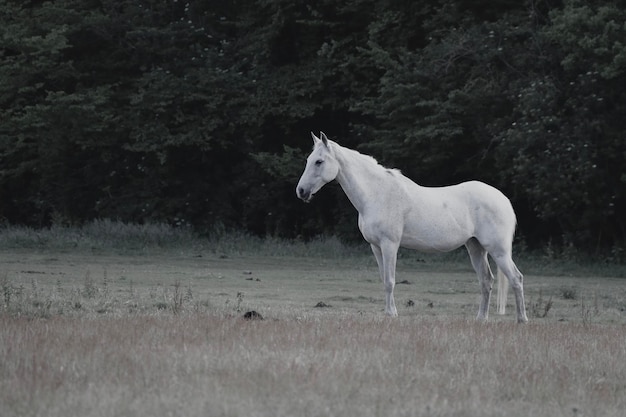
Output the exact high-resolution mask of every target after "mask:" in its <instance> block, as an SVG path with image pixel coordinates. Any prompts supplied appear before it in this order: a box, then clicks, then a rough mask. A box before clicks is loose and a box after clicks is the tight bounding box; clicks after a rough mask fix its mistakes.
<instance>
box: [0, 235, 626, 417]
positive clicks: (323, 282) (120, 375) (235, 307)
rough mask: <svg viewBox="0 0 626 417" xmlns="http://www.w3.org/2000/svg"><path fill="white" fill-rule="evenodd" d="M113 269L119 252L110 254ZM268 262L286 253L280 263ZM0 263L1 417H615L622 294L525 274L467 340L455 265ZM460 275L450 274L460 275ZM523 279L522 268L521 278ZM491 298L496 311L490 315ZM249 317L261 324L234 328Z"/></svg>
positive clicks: (622, 375) (605, 286)
mask: <svg viewBox="0 0 626 417" xmlns="http://www.w3.org/2000/svg"><path fill="white" fill-rule="evenodd" d="M119 252H120V253H121V252H124V251H119ZM284 252H289V251H288V250H286V251H284ZM294 252H296V256H290V255H288V254H285V253H283V254H282V255H275V256H267V255H265V254H264V253H262V251H261V252H258V251H257V252H249V253H246V252H244V253H240V252H237V251H215V250H208V249H206V248H202V247H194V248H191V247H187V248H184V247H183V248H175V249H172V248H170V249H166V250H159V251H154V252H153V253H148V252H142V253H135V254H130V255H126V254H119V253H116V251H115V250H106V251H96V253H92V251H90V250H73V251H69V250H64V249H45V250H39V249H37V250H32V249H31V250H25V249H4V250H3V251H2V252H0V265H1V270H0V283H1V286H2V301H1V304H0V308H1V312H0V322H1V324H0V415H2V416H47V417H54V416H78V415H80V416H112V415H124V416H149V415H159V416H167V415H172V416H175V415H188V416H191V415H207V416H273V417H276V416H500V415H507V416H529V415H533V416H585V415H586V416H590V415H593V416H618V415H619V416H621V415H623V410H624V409H626V312H625V310H626V285H625V284H626V281H624V279H623V278H611V277H608V276H589V275H588V274H583V275H577V276H567V274H560V275H558V276H557V275H555V276H550V275H541V274H538V273H536V271H537V268H536V266H535V267H532V265H530V264H526V265H525V262H523V261H521V262H519V263H518V264H519V267H520V269H522V271H524V272H526V271H525V269H528V270H531V271H534V272H532V273H529V272H526V274H525V287H526V297H527V309H528V316H529V319H530V323H528V324H527V325H519V324H517V323H515V316H514V314H515V313H514V300H513V297H512V294H509V305H508V308H507V315H506V316H498V315H496V314H495V311H494V310H495V308H494V303H495V301H494V300H492V308H491V314H490V317H489V321H488V322H487V323H485V324H480V323H476V322H474V317H475V316H476V312H477V308H478V303H479V301H480V290H479V285H478V280H477V278H476V276H475V274H474V272H473V270H472V268H471V265H470V264H469V261H468V260H467V259H466V258H465V257H463V256H460V257H459V258H458V259H456V258H448V259H451V261H450V262H447V261H446V260H443V261H442V260H430V259H429V258H427V259H426V260H424V259H423V258H420V257H419V255H415V256H406V257H404V258H401V259H400V262H399V263H398V276H397V282H398V284H397V286H396V303H397V307H398V313H399V317H398V318H388V317H385V315H384V307H385V302H384V294H383V291H382V284H381V282H380V280H379V278H378V272H377V268H376V264H375V261H374V259H373V257H372V256H371V255H370V253H369V251H368V249H367V248H364V249H363V256H360V255H349V256H341V255H337V253H335V254H334V255H333V256H320V255H316V254H312V255H311V256H305V254H304V253H301V252H299V251H298V250H294ZM461 259H462V261H461ZM527 267H528V268H527ZM494 298H495V297H494ZM252 310H254V311H257V312H258V313H260V314H261V315H262V316H263V320H246V319H244V318H243V315H244V313H245V312H248V311H252Z"/></svg>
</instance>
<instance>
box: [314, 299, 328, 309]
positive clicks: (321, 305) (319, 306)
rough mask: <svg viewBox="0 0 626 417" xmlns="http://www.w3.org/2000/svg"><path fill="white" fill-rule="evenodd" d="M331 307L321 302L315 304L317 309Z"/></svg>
mask: <svg viewBox="0 0 626 417" xmlns="http://www.w3.org/2000/svg"><path fill="white" fill-rule="evenodd" d="M330 306H331V305H330V304H326V303H325V302H323V301H320V302H319V303H317V304H315V308H327V307H330Z"/></svg>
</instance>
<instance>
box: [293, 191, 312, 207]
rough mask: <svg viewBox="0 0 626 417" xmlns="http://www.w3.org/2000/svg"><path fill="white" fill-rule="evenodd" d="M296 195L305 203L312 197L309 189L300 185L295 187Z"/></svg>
mask: <svg viewBox="0 0 626 417" xmlns="http://www.w3.org/2000/svg"><path fill="white" fill-rule="evenodd" d="M296 195H297V196H298V198H299V199H300V200H302V201H304V202H305V203H308V202H309V201H311V199H312V198H313V194H311V191H307V190H305V189H304V188H302V187H298V188H296Z"/></svg>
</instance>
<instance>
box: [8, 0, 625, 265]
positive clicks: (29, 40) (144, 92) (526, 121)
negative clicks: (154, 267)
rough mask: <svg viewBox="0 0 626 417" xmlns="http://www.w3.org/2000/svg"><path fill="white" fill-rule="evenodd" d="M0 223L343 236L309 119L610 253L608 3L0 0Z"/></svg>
mask: <svg viewBox="0 0 626 417" xmlns="http://www.w3.org/2000/svg"><path fill="white" fill-rule="evenodd" d="M0 33H1V36H0V42H1V43H0V219H2V221H3V222H4V223H9V224H26V225H31V226H37V227H45V226H47V225H50V224H52V223H55V222H68V223H81V222H85V221H89V220H91V219H95V218H113V219H119V220H123V221H128V222H148V221H160V222H168V223H171V224H174V225H179V226H190V227H194V228H196V229H198V230H207V231H208V230H214V229H215V228H231V227H233V228H239V229H244V230H247V231H249V232H252V233H255V234H259V235H273V236H284V237H303V238H308V237H311V236H314V235H316V234H319V233H322V232H326V233H335V234H338V235H340V236H343V237H345V238H348V239H350V238H355V237H357V236H358V230H357V227H356V217H355V212H354V209H353V208H352V207H351V206H350V204H349V202H348V201H347V199H346V198H345V196H344V195H343V193H342V192H341V190H340V189H338V187H332V186H331V187H329V188H328V189H325V190H324V191H323V192H322V193H320V194H319V195H318V196H317V197H316V200H315V202H314V203H312V204H309V205H303V204H301V203H300V202H299V201H298V200H297V199H296V198H295V193H294V187H295V184H296V182H297V179H298V177H299V175H300V173H301V171H302V169H303V167H304V159H305V157H306V154H307V153H308V151H309V150H310V147H311V140H310V136H309V131H315V132H316V133H318V132H319V130H323V131H324V132H325V133H326V134H327V135H328V136H329V137H330V138H331V139H333V140H336V141H338V142H339V143H341V144H343V145H345V146H348V147H351V148H355V149H357V150H359V151H361V152H363V153H367V154H370V155H372V156H374V157H376V158H377V159H378V160H379V161H380V162H381V163H382V164H384V165H387V166H390V167H396V168H399V169H401V170H402V171H403V173H405V175H407V176H408V177H410V178H412V179H413V180H415V181H416V182H418V183H420V184H422V185H446V184H451V183H455V182H459V181H463V180H469V179H478V180H482V181H485V182H488V183H490V184H492V185H494V186H497V187H498V188H500V189H502V190H503V191H504V192H505V193H506V194H507V195H508V196H509V197H510V198H511V200H512V202H513V205H514V207H515V209H516V211H517V213H518V223H519V225H518V236H519V238H520V239H522V240H523V241H524V242H525V243H526V244H527V245H529V246H538V245H545V244H546V243H548V242H550V243H551V244H553V245H559V246H563V247H569V246H572V247H575V248H577V249H580V250H583V251H586V252H590V253H598V252H600V253H604V254H610V256H613V257H615V258H621V259H623V257H624V256H625V255H624V249H625V248H626V217H625V216H624V213H625V209H626V168H624V167H625V166H626V164H625V162H626V141H625V140H624V131H625V130H626V129H625V128H626V118H625V117H624V115H626V90H624V88H623V86H624V85H626V8H624V4H623V2H621V1H600V2H593V4H589V2H585V1H580V0H527V1H516V0H492V1H489V2H486V1H480V0H456V1H453V0H423V1H419V2H406V1H399V0H380V1H379V0H341V1H335V0H321V1H315V2H293V1H288V0H233V1H228V2H218V1H214V0H198V1H193V0H189V1H185V0H168V1H157V0H145V1H141V0H140V1H136V0H133V1H129V0H116V1H113V0H55V1H36V0H32V1H13V0H0Z"/></svg>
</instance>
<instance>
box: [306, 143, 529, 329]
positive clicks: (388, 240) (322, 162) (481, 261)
mask: <svg viewBox="0 0 626 417" xmlns="http://www.w3.org/2000/svg"><path fill="white" fill-rule="evenodd" d="M311 136H313V142H314V148H313V152H311V154H310V155H309V157H308V159H307V163H306V167H305V169H304V172H303V173H302V177H301V178H300V181H299V182H298V185H297V187H296V195H297V196H298V197H299V198H300V199H302V200H303V201H305V202H309V201H311V198H312V197H313V195H314V194H315V193H316V192H317V191H319V190H320V188H322V187H323V186H324V185H325V184H327V183H328V182H330V181H332V180H334V179H336V180H337V182H339V185H341V188H342V189H343V191H344V192H345V193H346V195H347V196H348V198H349V199H350V202H352V204H353V205H354V207H355V208H356V209H357V211H358V212H359V229H360V230H361V233H362V234H363V237H364V238H365V240H366V241H367V242H368V243H369V244H370V245H371V247H372V251H373V252H374V256H375V257H376V262H377V263H378V268H379V270H380V276H381V279H382V281H383V285H384V289H385V299H386V303H385V304H386V305H385V313H386V314H388V315H390V316H397V315H398V311H397V310H396V305H395V302H394V298H393V289H394V286H395V274H396V259H397V253H398V248H399V247H400V246H402V247H406V248H411V249H416V250H420V251H424V252H448V251H451V250H454V249H456V248H459V247H461V246H463V245H465V247H466V248H467V251H468V252H469V255H470V258H471V261H472V266H473V267H474V269H475V270H476V273H477V274H478V280H479V282H480V285H481V290H482V299H481V302H480V306H479V308H478V316H477V317H476V319H477V320H480V321H485V320H487V317H488V314H489V299H490V297H491V288H492V286H493V280H494V278H493V274H492V272H491V268H490V267H489V261H488V259H487V255H491V257H492V258H493V260H494V261H495V263H496V265H497V266H498V303H499V306H498V309H499V312H500V314H504V308H505V304H506V292H507V289H508V285H507V282H506V279H505V278H504V277H503V276H502V273H501V272H503V273H504V274H505V275H506V277H507V278H508V281H509V283H510V284H511V287H513V290H514V292H515V301H516V304H517V321H518V322H520V323H525V322H527V321H528V318H527V317H526V307H525V305H524V288H523V284H522V282H523V276H522V274H521V273H520V271H519V270H518V269H517V267H516V266H515V263H514V262H513V259H512V258H511V251H512V242H513V234H514V233H515V226H516V218H515V213H514V211H513V207H512V206H511V203H510V201H509V199H508V198H506V197H505V196H504V194H502V193H501V192H500V191H499V190H497V189H495V188H493V187H491V186H489V185H487V184H485V183H482V182H478V181H469V182H464V183H461V184H457V185H452V186H448V187H422V186H420V185H417V184H416V183H414V182H413V181H411V180H410V179H408V178H407V177H405V176H404V175H402V174H401V173H400V171H398V170H395V169H387V168H384V167H383V166H381V165H379V164H378V162H376V160H375V159H374V158H372V157H370V156H367V155H363V154H361V153H359V152H357V151H354V150H351V149H348V148H345V147H342V146H339V145H338V144H337V143H335V142H333V141H331V140H328V138H327V137H326V135H325V134H324V133H321V134H320V137H321V139H320V138H318V137H316V136H315V135H314V134H313V133H311Z"/></svg>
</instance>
